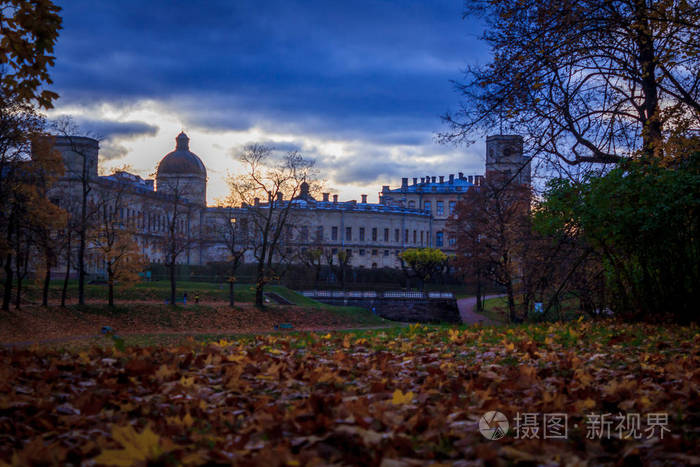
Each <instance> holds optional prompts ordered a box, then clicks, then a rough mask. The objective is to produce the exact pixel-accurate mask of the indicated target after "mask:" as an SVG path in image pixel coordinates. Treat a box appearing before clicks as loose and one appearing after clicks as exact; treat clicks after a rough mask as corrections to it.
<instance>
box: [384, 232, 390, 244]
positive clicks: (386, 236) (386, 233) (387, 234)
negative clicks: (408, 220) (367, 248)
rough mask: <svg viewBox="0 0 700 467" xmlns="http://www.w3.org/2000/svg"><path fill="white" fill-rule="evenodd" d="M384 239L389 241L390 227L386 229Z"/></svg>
mask: <svg viewBox="0 0 700 467" xmlns="http://www.w3.org/2000/svg"><path fill="white" fill-rule="evenodd" d="M384 241H385V242H388V241H389V229H384Z"/></svg>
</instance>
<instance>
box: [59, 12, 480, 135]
mask: <svg viewBox="0 0 700 467" xmlns="http://www.w3.org/2000/svg"><path fill="white" fill-rule="evenodd" d="M62 6H63V8H64V11H63V14H64V29H63V31H61V36H60V38H59V43H58V46H57V50H56V56H57V63H56V68H55V71H54V78H55V83H56V88H57V91H58V92H59V93H60V94H61V96H62V98H61V101H60V102H59V105H61V102H63V103H74V104H83V105H89V104H92V103H95V102H110V103H114V102H121V103H128V102H130V101H135V100H139V99H156V100H159V101H167V102H168V103H169V106H170V108H172V109H173V111H174V112H177V113H178V114H179V116H180V117H181V118H182V119H183V121H185V122H186V123H187V124H188V125H189V126H196V127H201V128H209V129H231V130H240V129H246V128H249V127H251V126H255V125H259V126H263V127H265V128H277V129H280V128H285V129H287V130H288V131H295V132H303V133H314V134H319V135H336V136H338V137H345V136H347V137H356V138H358V139H367V138H376V139H377V140H379V141H382V140H383V141H387V142H389V141H392V138H396V137H399V139H398V141H399V144H415V143H416V141H417V139H416V138H415V137H407V138H406V139H402V138H401V137H400V136H408V135H407V134H406V133H403V135H401V133H402V132H405V131H406V130H416V129H420V130H422V131H424V132H425V131H428V132H433V131H435V130H437V129H438V128H439V127H440V122H439V118H438V117H439V115H441V114H442V113H444V111H445V109H446V108H448V107H449V106H450V105H451V103H452V102H454V101H455V100H456V96H455V95H454V94H453V91H452V87H451V85H450V83H449V80H450V79H454V78H457V77H459V70H460V69H461V68H463V67H464V65H466V64H467V63H468V61H469V60H470V59H473V58H474V57H475V56H476V57H478V56H480V55H479V54H484V53H485V48H484V46H480V45H479V44H478V43H477V41H476V35H477V34H478V28H476V29H474V31H470V27H471V28H474V25H467V24H465V23H464V22H463V21H462V20H461V2H457V1H454V0H441V1H431V2H424V1H417V0H393V1H383V2H376V1H369V0H367V1H358V2H327V1H325V0H316V1H284V0H276V1H274V0H273V1H269V2H254V1H252V0H249V1H240V2H230V1H228V0H221V1H211V2H207V3H206V4H205V5H196V6H195V5H193V4H192V3H191V2H186V1H184V0H182V1H173V0H158V1H149V2H143V1H135V0H123V1H120V2H118V3H117V2H94V1H92V0H71V1H70V2H69V1H67V0H65V1H63V2H62ZM475 54H476V55H475Z"/></svg>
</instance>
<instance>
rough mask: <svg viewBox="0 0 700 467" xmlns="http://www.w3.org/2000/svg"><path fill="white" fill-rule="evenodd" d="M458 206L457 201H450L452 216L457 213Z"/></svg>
mask: <svg viewBox="0 0 700 467" xmlns="http://www.w3.org/2000/svg"><path fill="white" fill-rule="evenodd" d="M456 207H457V201H450V216H451V215H452V214H454V213H455V208H456Z"/></svg>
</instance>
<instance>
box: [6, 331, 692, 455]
mask: <svg viewBox="0 0 700 467" xmlns="http://www.w3.org/2000/svg"><path fill="white" fill-rule="evenodd" d="M106 342H109V341H108V340H106ZM699 351H700V338H699V335H698V329H697V327H696V326H693V327H677V326H668V327H664V328H660V327H652V326H648V325H627V324H615V323H612V322H601V323H589V322H579V321H574V322H570V323H567V324H551V325H550V324H528V325H522V326H517V327H509V326H500V327H476V328H465V327H448V326H434V327H428V326H421V325H412V326H410V327H403V328H392V329H388V330H367V331H347V332H325V331H324V332H303V333H302V332H299V333H297V332H293V333H287V334H280V333H277V334H261V335H245V336H222V335H211V336H207V338H206V339H203V340H195V339H192V338H180V339H179V340H177V339H176V338H175V339H173V341H172V342H170V343H169V344H168V345H155V346H153V345H146V346H127V347H126V348H125V349H124V350H121V351H120V350H117V349H115V348H112V347H111V346H110V345H109V344H106V345H101V346H93V347H91V348H87V349H78V350H70V349H68V350H66V349H56V348H46V347H35V348H32V349H22V350H9V349H3V350H0V413H1V415H0V433H2V434H3V435H2V436H0V459H2V460H4V461H5V462H8V463H10V462H12V463H16V464H21V465H29V464H79V463H80V462H83V461H86V460H87V461H88V462H90V463H97V464H105V465H129V464H132V463H141V464H146V463H150V464H158V465H177V464H192V465H199V464H205V463H208V464H230V463H233V464H241V465H272V466H274V465H320V464H324V465H325V464H331V463H338V464H339V463H343V464H352V465H419V464H420V465H423V464H426V465H429V464H439V463H452V462H455V461H457V460H465V461H467V463H466V464H465V465H470V464H471V463H474V462H479V463H488V464H492V465H498V464H503V465H505V464H514V463H526V464H528V465H536V464H552V465H553V464H577V465H583V464H585V463H589V464H594V465H595V464H624V465H642V464H644V465H648V464H676V465H684V464H690V463H697V461H698V458H697V457H694V456H696V454H697V452H698V431H697V427H698V422H699V421H700V405H699V404H698V401H699V400H700V398H698V389H697V388H698V386H699V383H700V365H699V363H700V354H699ZM490 411H499V412H502V414H503V416H504V417H505V421H506V422H507V423H508V426H507V427H506V426H505V425H504V424H503V422H502V421H501V422H500V423H498V424H495V423H491V424H488V423H486V422H485V421H484V424H483V425H482V428H484V430H483V433H484V434H482V432H480V431H479V429H478V428H479V422H480V420H486V419H482V416H486V414H487V412H490ZM491 417H492V416H491V414H489V415H488V419H489V420H491V419H492V418H491ZM493 420H499V419H498V418H496V419H493ZM553 420H554V421H555V422H557V423H552V421H553ZM597 421H598V422H601V423H602V424H596V423H597ZM637 422H638V423H637ZM496 426H499V427H501V428H503V433H499V432H498V431H495V427H496ZM545 433H546V434H547V435H549V438H547V439H544V435H545ZM500 434H503V435H504V436H503V437H502V438H501V439H498V440H493V439H491V438H495V437H498V436H499V435H500ZM487 437H488V438H487ZM530 437H532V439H529V438H530ZM553 437H554V438H553Z"/></svg>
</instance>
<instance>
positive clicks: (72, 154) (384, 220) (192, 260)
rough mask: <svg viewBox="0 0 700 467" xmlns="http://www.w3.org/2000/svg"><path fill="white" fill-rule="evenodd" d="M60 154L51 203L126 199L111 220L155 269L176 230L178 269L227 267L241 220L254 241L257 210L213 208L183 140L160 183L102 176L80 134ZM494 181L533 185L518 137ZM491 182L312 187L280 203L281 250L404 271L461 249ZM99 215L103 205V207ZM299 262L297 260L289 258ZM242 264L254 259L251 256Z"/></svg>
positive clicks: (495, 160) (494, 156) (495, 148)
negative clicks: (419, 258) (333, 191)
mask: <svg viewBox="0 0 700 467" xmlns="http://www.w3.org/2000/svg"><path fill="white" fill-rule="evenodd" d="M55 138H56V142H55V147H56V149H58V150H59V151H60V152H61V154H62V156H63V159H64V165H65V167H66V172H65V175H64V177H63V178H62V179H61V180H60V181H59V182H58V183H57V185H56V187H55V188H54V189H53V191H52V194H51V198H52V201H54V202H56V203H58V204H59V205H61V206H62V207H64V208H66V209H68V210H69V211H71V210H72V211H75V209H76V206H77V204H78V203H79V202H80V199H81V198H80V194H81V189H82V182H83V180H87V181H88V183H89V185H90V187H91V189H90V195H89V196H90V201H91V204H92V205H93V206H99V205H100V203H99V200H100V199H103V200H105V199H106V200H109V199H114V198H115V196H116V194H118V195H119V199H120V200H121V202H120V204H119V205H116V206H115V205H114V203H112V204H111V205H110V204H109V203H104V204H105V205H106V206H111V207H104V206H103V207H102V209H103V210H104V209H106V210H107V211H105V212H108V214H109V215H110V216H114V218H115V219H119V221H120V222H122V223H123V225H124V226H128V227H129V228H130V230H131V232H133V235H134V236H135V239H136V242H137V244H138V245H139V248H141V250H142V253H143V254H144V255H145V256H146V257H147V258H148V259H149V260H150V261H151V262H153V263H162V262H164V260H165V255H166V253H167V252H166V251H165V248H164V238H165V237H166V236H167V235H168V233H169V231H170V229H176V230H177V232H178V233H179V234H180V235H181V236H182V237H183V238H186V239H187V241H186V243H185V244H183V245H182V251H181V252H180V253H179V255H178V262H179V263H182V264H190V265H206V264H208V263H212V262H221V261H224V260H225V259H226V258H227V256H228V255H229V248H228V246H227V245H225V244H224V243H223V242H222V240H221V239H220V238H219V236H218V235H217V234H216V233H217V232H218V228H217V227H220V226H222V225H225V223H228V222H240V224H239V227H242V226H245V227H242V228H245V229H246V230H249V231H248V232H246V235H241V236H240V238H241V249H245V248H246V245H245V244H244V243H245V238H251V236H254V235H256V233H255V232H253V231H252V230H251V229H252V227H251V226H252V225H253V223H252V222H247V218H248V217H249V216H250V209H251V207H246V206H240V207H235V208H224V207H216V206H207V202H206V184H207V169H206V167H205V165H204V163H203V162H202V160H201V159H200V158H199V157H198V156H197V155H196V154H194V153H193V152H191V151H190V149H189V138H188V137H187V135H186V134H185V133H180V134H179V135H178V136H177V137H176V138H175V149H174V150H173V151H172V152H169V153H168V154H166V155H165V156H164V157H163V159H162V160H161V161H160V163H159V165H158V168H157V171H156V178H155V180H151V179H143V178H141V177H139V176H138V175H134V174H130V173H127V172H117V173H115V174H112V175H108V176H99V175H98V166H97V163H98V152H99V143H98V141H96V140H94V139H91V138H85V137H73V136H57V137H55ZM486 151H487V154H486V175H485V176H486V177H488V175H489V173H492V172H499V173H506V174H510V173H512V174H513V175H514V176H516V177H517V181H518V182H519V183H524V184H529V182H530V166H529V163H528V161H527V159H526V158H524V157H523V143H522V138H521V137H519V136H506V135H498V136H490V137H488V139H487V141H486ZM483 180H484V175H468V176H465V175H464V174H463V173H461V172H460V173H458V174H457V175H456V176H455V175H454V174H450V175H447V176H433V175H424V176H422V177H414V178H413V179H412V183H409V178H403V179H402V182H401V186H400V187H398V188H394V189H392V188H391V187H390V186H384V187H382V190H381V192H380V194H379V203H369V202H367V195H362V199H361V200H360V201H359V202H358V201H356V200H351V201H339V200H338V196H337V195H333V196H332V198H331V195H330V194H329V193H323V194H322V195H321V199H316V198H314V196H312V195H311V193H310V192H309V187H308V185H307V184H303V185H302V187H301V193H300V194H299V195H298V196H296V197H295V198H293V199H289V200H284V199H280V200H277V201H275V202H281V203H292V205H291V210H290V213H291V215H292V218H293V222H292V224H293V225H294V229H293V231H290V232H289V234H288V235H286V236H285V239H284V241H283V243H282V245H281V246H280V248H281V249H284V251H286V252H288V253H293V252H294V251H303V250H305V249H308V248H321V249H323V250H324V252H326V255H334V256H335V255H337V254H338V252H340V251H343V252H346V253H349V254H350V256H351V261H350V264H351V265H352V266H362V267H368V268H369V267H380V268H381V267H389V268H397V267H400V261H399V259H398V255H399V254H400V253H401V252H402V251H404V250H405V249H408V248H421V247H434V248H440V249H442V250H443V251H445V253H447V254H452V253H454V251H455V239H454V236H452V235H451V234H450V233H449V231H448V229H447V220H448V218H449V217H450V215H451V214H452V213H453V211H454V209H455V206H456V204H457V202H458V201H459V200H460V199H461V197H462V196H463V195H464V194H465V193H467V192H468V191H469V190H470V189H478V187H479V186H480V185H481V183H482V182H483ZM97 209H98V210H99V209H100V208H97ZM290 256H291V255H290ZM244 260H245V261H246V262H248V261H252V260H253V256H252V253H251V252H247V253H246V255H245V257H244ZM88 272H89V273H91V274H96V275H99V274H101V273H102V272H103V264H102V261H101V259H100V257H99V255H98V254H97V253H91V254H90V255H89V256H88Z"/></svg>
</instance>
